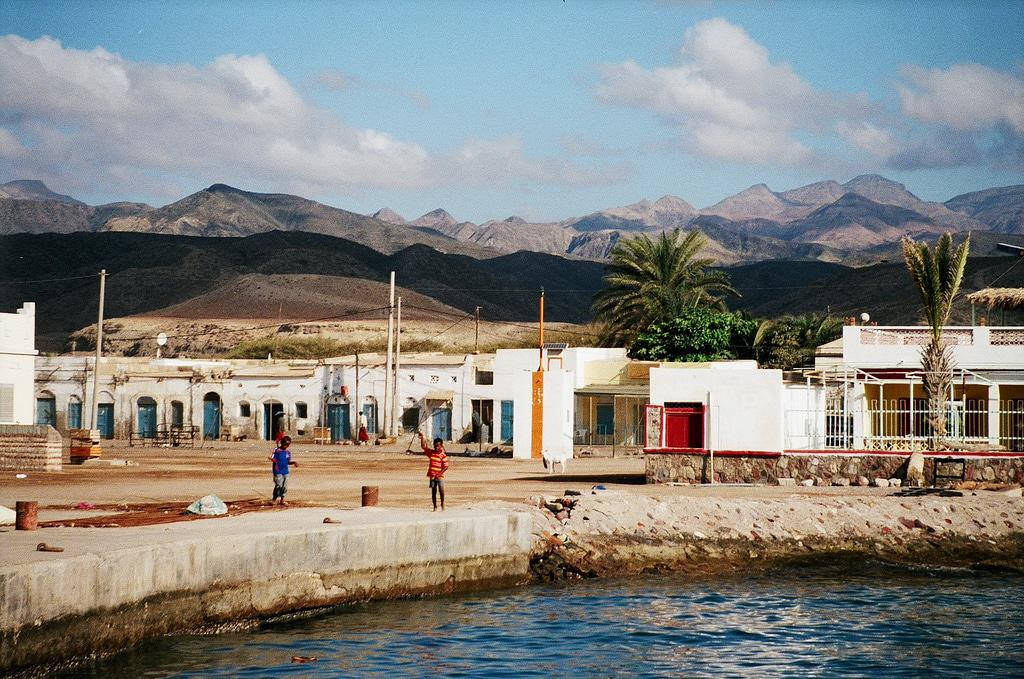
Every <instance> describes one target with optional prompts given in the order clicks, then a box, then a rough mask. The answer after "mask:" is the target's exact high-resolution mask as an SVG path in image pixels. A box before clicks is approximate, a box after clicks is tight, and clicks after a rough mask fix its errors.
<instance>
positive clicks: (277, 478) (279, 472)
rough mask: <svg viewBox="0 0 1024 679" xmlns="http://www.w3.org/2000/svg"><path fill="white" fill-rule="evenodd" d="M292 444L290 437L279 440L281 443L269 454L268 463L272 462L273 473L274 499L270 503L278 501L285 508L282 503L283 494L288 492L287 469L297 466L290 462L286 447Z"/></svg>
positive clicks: (289, 454) (290, 456) (285, 504)
mask: <svg viewBox="0 0 1024 679" xmlns="http://www.w3.org/2000/svg"><path fill="white" fill-rule="evenodd" d="M291 444H292V439H291V437H290V436H285V437H282V438H281V442H280V443H278V444H277V449H276V450H275V451H274V452H273V454H271V456H270V458H269V459H270V461H271V462H273V463H274V464H273V473H274V497H273V499H272V500H271V501H270V502H271V504H273V502H274V500H277V499H280V500H281V502H280V504H281V505H282V506H287V505H288V503H287V502H285V501H284V494H285V492H286V491H287V490H288V467H289V466H293V465H294V466H296V467H297V466H299V465H298V463H296V462H293V461H292V454H291V451H289V450H288V446H290V445H291Z"/></svg>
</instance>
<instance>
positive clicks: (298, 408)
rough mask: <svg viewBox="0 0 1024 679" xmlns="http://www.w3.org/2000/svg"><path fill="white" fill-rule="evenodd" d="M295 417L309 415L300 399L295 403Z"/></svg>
mask: <svg viewBox="0 0 1024 679" xmlns="http://www.w3.org/2000/svg"><path fill="white" fill-rule="evenodd" d="M295 417H301V418H306V417H309V414H308V410H307V408H306V404H305V403H303V402H302V401H299V402H298V403H296V404H295Z"/></svg>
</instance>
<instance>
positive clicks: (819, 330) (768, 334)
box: [754, 313, 843, 370]
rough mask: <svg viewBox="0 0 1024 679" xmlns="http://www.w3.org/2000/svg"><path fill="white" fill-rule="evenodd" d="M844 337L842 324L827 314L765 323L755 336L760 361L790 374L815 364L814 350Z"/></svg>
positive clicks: (774, 319) (786, 318) (787, 317)
mask: <svg viewBox="0 0 1024 679" xmlns="http://www.w3.org/2000/svg"><path fill="white" fill-rule="evenodd" d="M842 334H843V321H842V319H839V318H836V317H835V316H829V315H828V314H820V315H819V314H813V313H811V314H803V315H800V316H782V317H780V318H773V319H771V320H765V321H762V322H761V324H760V325H759V326H758V328H757V334H756V335H755V336H754V351H755V355H756V356H757V358H758V360H759V361H760V362H761V363H762V364H763V365H764V366H765V367H769V368H782V369H783V370H789V369H791V368H797V367H801V366H804V365H807V364H808V363H813V361H814V350H815V349H817V348H818V347H820V346H821V345H822V344H826V343H828V342H831V341H832V340H834V339H837V338H839V337H841V336H842Z"/></svg>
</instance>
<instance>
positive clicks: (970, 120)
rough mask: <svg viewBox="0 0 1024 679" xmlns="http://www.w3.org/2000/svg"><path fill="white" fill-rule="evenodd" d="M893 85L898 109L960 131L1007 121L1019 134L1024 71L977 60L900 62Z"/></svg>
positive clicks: (1023, 125)
mask: <svg viewBox="0 0 1024 679" xmlns="http://www.w3.org/2000/svg"><path fill="white" fill-rule="evenodd" d="M901 74H902V76H903V81H901V82H900V83H899V84H898V85H897V89H898V90H899V94H900V100H901V102H902V104H903V111H904V112H905V113H906V114H907V115H909V116H912V117H914V118H916V119H918V120H921V121H924V122H927V123H938V124H940V125H945V126H947V127H950V128H952V129H954V130H958V131H960V132H972V131H977V130H983V129H987V128H992V127H994V126H996V125H999V124H1005V125H1008V126H1009V127H1010V128H1012V130H1013V131H1014V133H1015V134H1016V135H1018V136H1024V77H1022V76H1021V75H1014V74H1012V73H1004V72H1002V71H997V70H994V69H991V68H988V67H987V66H981V65H979V64H954V65H953V66H950V67H949V68H947V69H940V68H933V69H923V68H920V67H918V66H905V67H904V68H903V69H902V71H901Z"/></svg>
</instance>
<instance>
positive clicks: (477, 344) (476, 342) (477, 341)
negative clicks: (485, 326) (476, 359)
mask: <svg viewBox="0 0 1024 679" xmlns="http://www.w3.org/2000/svg"><path fill="white" fill-rule="evenodd" d="M473 353H474V354H479V353H480V307H479V306H478V307H477V308H476V337H475V339H474V340H473Z"/></svg>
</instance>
